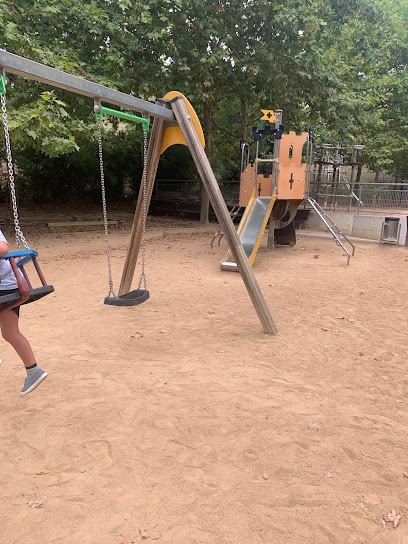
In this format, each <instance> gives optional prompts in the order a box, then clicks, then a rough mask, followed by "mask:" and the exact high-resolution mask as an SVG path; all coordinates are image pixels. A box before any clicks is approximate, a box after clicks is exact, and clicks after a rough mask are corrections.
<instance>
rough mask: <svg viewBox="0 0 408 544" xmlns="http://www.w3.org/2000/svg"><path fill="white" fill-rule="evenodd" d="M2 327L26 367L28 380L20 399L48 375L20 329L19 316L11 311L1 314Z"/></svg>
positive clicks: (5, 338)
mask: <svg viewBox="0 0 408 544" xmlns="http://www.w3.org/2000/svg"><path fill="white" fill-rule="evenodd" d="M0 327H1V334H2V336H3V338H4V340H6V341H7V342H9V344H11V345H12V346H13V348H14V349H15V350H16V352H17V354H18V355H19V356H20V358H21V360H22V361H23V363H24V365H25V367H26V371H27V378H26V379H25V381H24V386H23V389H22V390H21V393H20V397H23V396H24V395H27V394H28V393H31V391H33V390H34V389H35V388H36V387H37V386H38V385H40V383H41V382H42V381H43V380H44V379H45V378H46V377H47V376H48V374H47V372H44V370H42V369H41V368H40V367H39V366H38V365H37V363H36V361H35V357H34V353H33V350H32V349H31V346H30V343H29V341H28V340H27V338H26V337H25V336H23V335H22V334H21V332H20V329H19V328H18V315H17V314H16V313H15V312H13V311H12V310H10V311H8V312H4V314H1V315H0Z"/></svg>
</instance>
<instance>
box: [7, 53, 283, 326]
mask: <svg viewBox="0 0 408 544" xmlns="http://www.w3.org/2000/svg"><path fill="white" fill-rule="evenodd" d="M5 71H7V72H10V73H14V74H17V75H20V76H22V77H25V78H28V79H31V80H36V81H40V82H43V83H46V84H47V85H52V86H54V87H58V88H62V89H65V90H68V91H70V92H74V93H77V94H80V95H83V96H88V97H90V98H92V99H93V100H94V111H95V114H96V119H97V124H98V143H99V165H100V174H101V189H102V206H103V218H104V227H105V237H106V253H107V261H108V275H109V293H108V296H107V297H105V300H104V302H105V304H109V305H113V306H134V305H137V304H140V303H142V302H144V301H146V300H147V299H148V298H149V291H148V290H147V285H146V275H145V250H146V217H147V213H148V208H149V205H150V200H151V196H152V192H153V187H154V182H155V178H156V172H157V168H158V163H159V159H160V155H161V154H162V153H163V152H164V151H165V150H166V149H167V148H168V147H170V146H171V145H174V144H182V145H187V146H188V148H189V149H190V152H191V155H192V158H193V160H194V162H195V165H196V167H197V171H198V173H199V175H200V177H201V180H202V182H203V185H204V187H205V189H206V190H207V192H208V195H209V197H210V201H211V204H212V207H213V209H214V212H215V214H216V216H217V219H218V221H219V223H220V225H221V228H222V230H223V232H224V236H225V239H226V241H227V242H228V245H229V248H230V251H231V253H232V255H233V257H234V260H235V262H236V263H237V268H238V271H239V272H240V273H241V276H242V279H243V281H244V284H245V287H246V289H247V291H248V294H249V296H250V298H251V301H252V304H253V306H254V308H255V311H256V313H257V315H258V318H259V320H260V322H261V324H262V328H263V330H264V332H265V333H266V334H272V335H275V334H277V329H276V326H275V323H274V321H273V319H272V316H271V313H270V311H269V308H268V305H267V304H266V301H265V299H264V296H263V294H262V291H261V289H260V287H259V285H258V282H257V280H256V278H255V276H254V273H253V270H252V268H251V265H250V264H249V261H248V258H247V256H246V254H245V251H244V249H243V247H242V244H241V242H240V240H239V238H238V236H237V232H236V230H235V226H234V224H233V222H232V220H231V217H230V214H229V212H228V208H227V206H226V204H225V201H224V198H223V196H222V193H221V191H220V188H219V186H218V183H217V180H216V178H215V176H214V173H213V171H212V169H211V166H210V163H209V161H208V158H207V156H206V154H205V151H204V147H205V141H204V135H203V131H202V128H201V124H200V122H199V120H198V117H197V115H196V113H195V111H194V109H193V107H192V106H191V104H190V102H189V101H188V100H187V99H186V97H184V96H183V95H182V94H181V93H179V92H178V91H172V92H170V93H167V94H166V95H165V96H164V98H162V99H159V100H158V103H157V104H155V103H153V102H149V101H146V100H142V99H140V98H137V97H135V96H132V95H128V94H125V93H122V92H120V91H117V90H114V89H111V88H109V87H105V86H103V85H99V84H96V83H93V82H91V81H88V80H86V79H82V78H80V77H78V76H73V75H71V74H67V73H65V72H62V71H60V70H56V69H54V68H50V67H49V66H45V65H43V64H40V63H37V62H34V61H31V60H28V59H25V58H24V57H20V56H18V55H14V54H12V53H8V52H7V51H5V50H3V49H0V75H2V76H3V85H4V81H5V77H4V74H5ZM4 90H5V89H4ZM4 95H5V92H4V93H3V94H2V105H3V103H4V108H3V112H5V98H4ZM102 100H103V101H104V102H107V103H109V104H113V105H115V106H118V107H121V108H125V109H127V110H133V111H137V112H139V113H142V114H143V115H144V116H145V117H137V116H135V115H131V114H129V113H126V112H123V111H120V110H113V109H110V108H106V107H105V106H102V104H101V101H102ZM103 115H115V116H117V117H121V118H123V119H126V120H130V121H135V122H139V123H142V125H143V136H144V138H143V139H144V146H143V148H144V151H143V177H142V183H141V184H140V190H139V197H138V201H137V205H136V210H135V215H134V221H133V226H132V231H131V235H130V242H129V246H128V252H127V255H126V260H125V265H124V269H123V273H122V279H121V283H120V287H119V290H118V293H117V294H116V293H115V291H114V288H113V280H112V268H111V253H110V246H109V234H108V220H107V207H106V195H105V176H104V169H103V154H102V116H103ZM149 116H152V117H153V118H154V122H153V125H152V129H151V136H150V141H149V145H147V132H148V129H149ZM4 121H5V122H4ZM3 122H4V125H5V133H6V146H7V160H8V170H9V177H10V189H11V193H12V195H13V193H14V198H12V200H13V212H14V224H15V228H16V240H17V249H18V250H19V243H20V240H21V241H23V243H24V244H25V246H26V251H25V252H23V253H21V252H20V251H17V252H14V253H8V254H7V255H5V256H4V257H3V258H8V259H9V260H10V264H11V266H12V268H13V271H15V273H16V271H17V269H18V268H20V270H21V271H22V273H23V278H24V280H25V282H26V283H27V285H23V283H24V282H23V283H22V285H21V288H20V284H19V290H20V293H17V295H18V296H17V299H18V300H14V301H5V300H4V301H3V300H2V299H3V298H4V297H0V311H1V310H4V309H9V308H11V306H10V304H13V305H14V306H17V305H18V304H21V303H26V302H30V301H31V300H36V299H37V298H40V297H41V296H44V295H46V294H48V292H52V291H53V290H54V289H53V287H52V286H49V285H47V284H46V282H45V280H44V277H43V275H42V273H41V271H40V269H39V266H38V263H37V260H36V257H37V253H36V252H35V251H32V250H29V248H28V246H27V245H26V242H25V238H24V236H23V235H22V233H21V229H20V227H19V223H18V213H17V205H16V204H15V185H14V175H13V168H12V162H11V151H10V152H9V147H10V142H9V137H8V128H7V116H6V115H5V113H3ZM140 247H141V248H142V272H141V276H140V280H139V284H138V287H137V289H135V290H132V289H131V286H132V280H133V276H134V272H135V267H136V263H137V258H138V255H139V250H140ZM15 258H17V259H18V261H17V262H16V263H14V264H13V260H14V259H15ZM29 260H31V261H32V262H33V263H34V266H35V268H36V270H37V273H38V275H39V277H40V280H41V282H42V287H40V288H39V291H38V293H36V289H31V284H30V283H29V281H28V278H27V277H26V274H25V270H24V264H25V263H26V262H28V261H29ZM18 276H19V274H17V275H16V277H18ZM20 295H21V296H20ZM7 296H9V295H7ZM7 304H8V305H7Z"/></svg>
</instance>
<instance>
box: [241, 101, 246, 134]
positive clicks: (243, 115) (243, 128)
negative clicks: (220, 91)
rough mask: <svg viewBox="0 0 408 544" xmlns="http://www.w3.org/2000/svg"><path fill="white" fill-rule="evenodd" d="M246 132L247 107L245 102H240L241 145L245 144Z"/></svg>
mask: <svg viewBox="0 0 408 544" xmlns="http://www.w3.org/2000/svg"><path fill="white" fill-rule="evenodd" d="M246 131H247V105H246V102H245V100H241V143H244V142H246Z"/></svg>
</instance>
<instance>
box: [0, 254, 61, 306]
mask: <svg viewBox="0 0 408 544" xmlns="http://www.w3.org/2000/svg"><path fill="white" fill-rule="evenodd" d="M37 256H38V253H37V251H34V250H33V249H24V250H20V251H9V252H8V253H6V254H5V255H3V256H2V257H0V260H4V259H10V258H11V259H18V260H15V264H16V266H17V268H21V267H23V266H24V265H25V264H27V263H29V262H30V261H33V263H34V266H35V268H36V270H37V274H38V276H39V278H40V280H41V282H42V284H43V285H42V287H35V288H34V289H33V288H32V287H31V285H30V294H29V295H28V298H27V300H25V301H24V302H22V303H21V304H28V303H29V302H34V301H35V300H39V299H40V298H42V297H45V296H46V295H49V294H50V293H53V292H54V287H53V286H52V285H47V283H46V282H45V279H44V276H43V275H42V272H41V269H40V267H39V265H38V263H37V260H36V258H37ZM21 298H22V295H21V293H20V291H16V292H15V293H10V294H7V295H1V290H0V312H1V311H2V310H6V309H7V308H9V307H10V308H11V307H15V306H16V305H17V304H16V302H18V301H19V300H20V299H21Z"/></svg>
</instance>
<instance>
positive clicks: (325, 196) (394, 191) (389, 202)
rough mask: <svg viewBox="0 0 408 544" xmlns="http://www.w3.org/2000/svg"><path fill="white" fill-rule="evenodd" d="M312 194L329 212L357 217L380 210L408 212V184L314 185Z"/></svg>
mask: <svg viewBox="0 0 408 544" xmlns="http://www.w3.org/2000/svg"><path fill="white" fill-rule="evenodd" d="M309 194H310V196H311V197H312V198H314V199H315V200H316V201H317V202H318V203H319V204H320V205H321V206H322V207H323V208H325V209H327V210H333V211H336V210H348V211H354V212H356V213H357V214H360V213H367V212H371V213H372V212H376V211H377V212H379V211H380V210H394V211H396V210H399V211H401V210H404V211H405V210H408V183H400V182H398V183H354V185H353V187H351V185H350V184H349V183H347V182H342V183H330V182H324V183H323V182H321V183H318V182H313V183H311V184H310V188H309Z"/></svg>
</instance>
